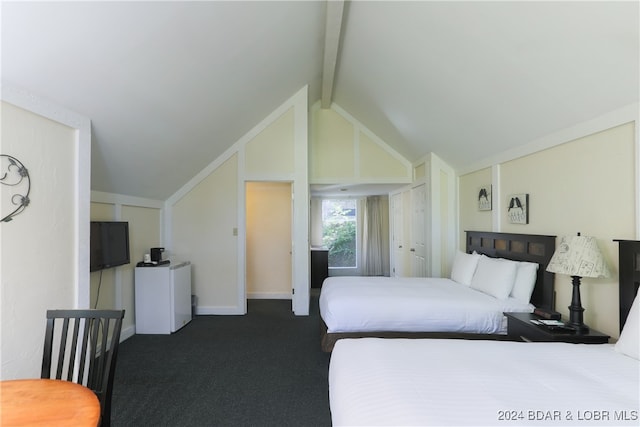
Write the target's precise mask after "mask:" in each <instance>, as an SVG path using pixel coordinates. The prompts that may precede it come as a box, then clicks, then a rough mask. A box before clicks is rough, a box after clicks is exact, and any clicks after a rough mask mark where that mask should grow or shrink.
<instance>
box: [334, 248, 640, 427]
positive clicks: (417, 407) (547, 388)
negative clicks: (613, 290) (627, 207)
mask: <svg viewBox="0 0 640 427" xmlns="http://www.w3.org/2000/svg"><path fill="white" fill-rule="evenodd" d="M624 243H625V244H624V249H623V245H622V242H621V246H620V282H619V295H620V328H621V334H620V338H619V340H618V341H617V342H616V343H615V344H570V343H544V342H535V343H528V342H515V341H513V342H512V341H482V340H443V339H428V340H411V339H380V338H360V339H343V340H340V341H338V342H337V343H336V344H335V348H334V350H333V353H332V354H331V361H330V366H329V403H330V408H331V417H332V422H333V425H334V426H346V425H349V426H357V425H368V426H374V425H394V426H396V425H407V426H408V425H421V426H432V425H438V426H447V425H473V426H479V425H492V426H520V425H536V426H544V425H552V426H554V425H555V426H565V425H581V426H597V425H615V426H624V425H632V426H637V425H639V424H640V342H639V341H640V295H638V285H639V283H640V268H638V265H639V264H638V263H639V261H638V260H640V242H631V241H625V242H624Z"/></svg>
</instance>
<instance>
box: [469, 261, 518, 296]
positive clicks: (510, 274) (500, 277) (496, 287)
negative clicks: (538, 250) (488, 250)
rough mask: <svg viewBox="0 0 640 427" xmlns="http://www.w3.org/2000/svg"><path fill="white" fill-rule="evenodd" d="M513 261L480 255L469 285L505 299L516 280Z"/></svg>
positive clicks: (515, 267)
mask: <svg viewBox="0 0 640 427" xmlns="http://www.w3.org/2000/svg"><path fill="white" fill-rule="evenodd" d="M517 269H518V267H517V264H516V263H515V262H504V260H500V259H495V258H489V257H488V256H484V255H483V256H481V257H480V260H479V261H478V267H477V268H476V272H475V274H474V275H473V279H472V280H471V287H472V288H473V289H477V290H478V291H481V292H484V293H485V294H489V295H491V296H494V297H496V298H498V299H507V298H508V297H509V294H510V293H511V290H512V289H513V284H514V282H515V280H516V271H517Z"/></svg>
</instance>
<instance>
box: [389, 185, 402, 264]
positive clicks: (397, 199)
mask: <svg viewBox="0 0 640 427" xmlns="http://www.w3.org/2000/svg"><path fill="white" fill-rule="evenodd" d="M391 212H392V215H393V217H392V220H393V228H392V236H391V248H392V253H393V265H392V266H391V274H392V275H393V276H395V277H403V276H404V275H405V272H404V268H403V264H404V262H403V261H404V260H403V258H404V233H403V230H404V225H403V224H404V221H403V218H402V215H403V209H402V193H398V194H394V195H393V196H391Z"/></svg>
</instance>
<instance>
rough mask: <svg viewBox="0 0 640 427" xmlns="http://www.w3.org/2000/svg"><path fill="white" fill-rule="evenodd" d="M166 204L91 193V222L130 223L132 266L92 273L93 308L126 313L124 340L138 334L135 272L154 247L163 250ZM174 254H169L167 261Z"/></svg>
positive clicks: (123, 326) (97, 192)
mask: <svg viewBox="0 0 640 427" xmlns="http://www.w3.org/2000/svg"><path fill="white" fill-rule="evenodd" d="M163 208H164V202H162V201H159V200H152V199H146V198H140V197H132V196H127V195H122V194H113V193H104V192H100V191H92V192H91V220H92V221H93V220H96V221H127V222H128V223H129V251H130V257H131V262H130V263H129V264H126V265H123V266H119V267H114V268H108V269H105V270H100V271H95V272H93V273H91V298H90V301H91V307H92V308H94V307H95V308H100V309H118V310H119V309H124V310H125V316H124V319H123V321H122V333H121V340H125V339H127V338H129V337H131V336H133V335H134V334H135V293H134V292H135V284H134V269H135V266H136V264H137V263H138V262H139V261H142V257H143V255H144V254H145V253H149V249H150V248H152V247H161V246H163V244H162V218H163ZM170 256H171V254H170V253H167V254H166V257H170Z"/></svg>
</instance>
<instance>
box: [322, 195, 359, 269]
mask: <svg viewBox="0 0 640 427" xmlns="http://www.w3.org/2000/svg"><path fill="white" fill-rule="evenodd" d="M356 218H357V209H356V200H353V199H325V200H323V201H322V243H323V245H324V246H325V247H327V248H328V249H329V268H357V262H356V260H357V259H358V257H357V250H356V229H357V227H356Z"/></svg>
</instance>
